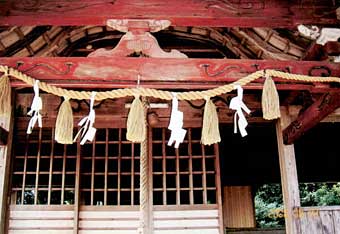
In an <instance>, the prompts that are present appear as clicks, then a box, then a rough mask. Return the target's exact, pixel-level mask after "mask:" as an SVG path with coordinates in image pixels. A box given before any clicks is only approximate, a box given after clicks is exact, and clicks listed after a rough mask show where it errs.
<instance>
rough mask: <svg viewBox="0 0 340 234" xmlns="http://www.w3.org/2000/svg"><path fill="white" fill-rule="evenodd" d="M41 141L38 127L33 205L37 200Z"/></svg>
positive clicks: (40, 132)
mask: <svg viewBox="0 0 340 234" xmlns="http://www.w3.org/2000/svg"><path fill="white" fill-rule="evenodd" d="M41 141H42V129H41V128H39V141H38V154H37V166H36V169H35V187H34V205H36V204H37V202H38V187H39V172H40V152H41Z"/></svg>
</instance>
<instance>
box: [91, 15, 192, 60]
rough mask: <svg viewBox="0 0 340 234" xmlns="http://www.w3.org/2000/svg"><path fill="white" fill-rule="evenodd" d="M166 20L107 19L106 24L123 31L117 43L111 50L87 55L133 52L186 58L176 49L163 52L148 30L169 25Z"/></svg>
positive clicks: (126, 53)
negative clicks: (123, 33)
mask: <svg viewBox="0 0 340 234" xmlns="http://www.w3.org/2000/svg"><path fill="white" fill-rule="evenodd" d="M170 24H171V22H170V21H168V20H128V19H125V20H113V19H112V20H108V21H107V25H108V26H109V27H112V28H114V29H116V30H118V31H121V32H125V35H123V36H122V38H121V39H120V41H119V43H118V44H117V46H116V47H115V48H113V49H112V50H106V49H98V50H96V51H94V52H92V53H90V54H89V55H88V57H126V56H128V55H130V54H133V53H134V52H137V53H143V54H144V55H146V56H148V57H152V58H187V56H186V55H185V54H183V53H181V52H179V51H178V50H171V51H170V52H165V51H164V50H162V49H161V48H160V46H159V44H158V42H157V40H156V38H155V37H154V36H153V35H152V34H151V33H150V32H158V31H160V30H163V29H165V28H167V27H169V26H170Z"/></svg>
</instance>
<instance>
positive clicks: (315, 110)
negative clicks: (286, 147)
mask: <svg viewBox="0 0 340 234" xmlns="http://www.w3.org/2000/svg"><path fill="white" fill-rule="evenodd" d="M338 107H340V93H339V92H329V93H325V94H323V95H322V96H321V97H320V98H319V99H318V100H317V101H315V102H314V103H313V104H312V105H311V106H310V107H308V108H307V109H306V110H305V111H304V112H303V113H302V114H301V115H299V116H298V117H297V119H296V120H295V121H293V122H292V123H291V124H290V125H289V126H288V127H287V128H286V129H285V130H284V131H283V135H284V143H285V144H292V143H294V141H295V140H297V139H298V138H299V137H301V136H302V135H303V134H304V133H305V132H306V131H308V130H309V129H311V128H313V127H314V126H315V125H317V124H318V123H319V122H320V121H321V120H322V119H324V118H325V117H327V116H328V115H329V114H331V113H332V112H333V111H334V110H335V109H337V108H338Z"/></svg>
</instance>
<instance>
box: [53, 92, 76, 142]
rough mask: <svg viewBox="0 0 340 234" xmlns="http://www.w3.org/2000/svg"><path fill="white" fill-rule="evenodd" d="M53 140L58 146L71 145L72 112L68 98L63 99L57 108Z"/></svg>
mask: <svg viewBox="0 0 340 234" xmlns="http://www.w3.org/2000/svg"><path fill="white" fill-rule="evenodd" d="M54 139H55V140H56V141H57V142H58V143H60V144H72V143H73V112H72V107H71V104H70V99H69V98H68V97H64V101H63V103H62V104H61V106H60V108H59V112H58V116H57V120H56V124H55V134H54Z"/></svg>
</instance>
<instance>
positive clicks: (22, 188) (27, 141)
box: [21, 135, 29, 204]
mask: <svg viewBox="0 0 340 234" xmlns="http://www.w3.org/2000/svg"><path fill="white" fill-rule="evenodd" d="M28 144H29V138H28V135H26V141H25V156H24V170H23V177H22V187H21V204H24V199H25V185H26V173H27V156H28Z"/></svg>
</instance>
